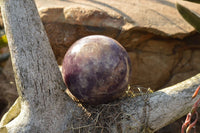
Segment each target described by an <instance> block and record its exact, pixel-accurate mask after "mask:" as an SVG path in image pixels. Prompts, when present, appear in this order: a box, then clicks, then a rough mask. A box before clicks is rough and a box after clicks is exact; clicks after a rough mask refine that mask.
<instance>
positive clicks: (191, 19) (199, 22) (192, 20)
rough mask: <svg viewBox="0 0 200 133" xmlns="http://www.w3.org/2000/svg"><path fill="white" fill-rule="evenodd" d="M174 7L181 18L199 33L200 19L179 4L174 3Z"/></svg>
mask: <svg viewBox="0 0 200 133" xmlns="http://www.w3.org/2000/svg"><path fill="white" fill-rule="evenodd" d="M176 7H177V9H178V11H179V13H180V14H181V15H182V17H183V18H184V19H185V20H186V21H187V22H188V23H189V24H191V25H192V26H193V27H194V28H195V29H196V30H197V31H198V32H200V17H199V16H197V15H196V14H195V13H193V12H192V11H190V10H189V9H187V8H186V7H184V6H182V5H180V4H179V3H176Z"/></svg>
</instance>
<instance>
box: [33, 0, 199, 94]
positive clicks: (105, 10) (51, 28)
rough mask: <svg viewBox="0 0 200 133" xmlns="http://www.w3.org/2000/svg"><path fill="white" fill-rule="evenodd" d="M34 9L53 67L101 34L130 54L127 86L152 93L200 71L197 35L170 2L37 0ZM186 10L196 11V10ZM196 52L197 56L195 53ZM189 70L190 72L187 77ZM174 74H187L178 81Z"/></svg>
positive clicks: (192, 6) (196, 8)
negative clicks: (84, 39)
mask: <svg viewBox="0 0 200 133" xmlns="http://www.w3.org/2000/svg"><path fill="white" fill-rule="evenodd" d="M36 4H37V6H38V9H39V13H40V16H41V19H42V21H43V23H44V26H45V29H46V31H47V34H48V37H49V40H50V43H51V45H52V48H53V51H54V53H55V56H56V59H57V61H58V64H62V60H63V57H64V54H65V52H66V51H67V49H68V48H69V47H70V46H71V44H72V43H74V42H75V41H76V40H78V39H80V38H82V37H84V36H87V35H94V34H100V35H106V36H109V37H112V38H114V39H116V40H118V41H119V42H120V43H121V44H122V45H123V46H124V47H125V48H126V50H127V51H128V52H129V55H130V58H132V70H133V71H132V78H131V80H130V84H137V85H140V86H144V87H150V88H152V89H153V90H157V89H159V88H161V87H163V86H167V85H172V84H173V83H174V84H175V83H177V82H180V81H182V80H184V79H185V77H187V78H188V77H191V76H193V75H194V74H196V73H198V72H199V71H200V70H199V68H198V65H195V62H198V58H195V57H194V56H193V50H192V49H194V48H195V49H196V46H195V44H194V42H199V41H200V36H199V35H198V34H196V33H195V32H193V31H194V29H193V28H192V27H191V26H190V25H189V24H188V23H187V22H185V21H184V20H183V18H182V17H181V16H180V15H179V13H178V12H177V10H176V8H175V4H174V1H173V0H166V1H159V0H154V1H148V0H140V1H126V2H124V1H123V0H119V1H114V0H109V1H103V0H96V1H86V0H84V1H78V0H74V1H73V2H71V1H67V0H64V1H58V0H55V1H53V0H48V1H44V0H36ZM187 6H189V7H190V8H191V9H194V10H195V11H197V12H198V11H200V9H199V8H198V6H196V5H193V4H190V3H187ZM121 7H124V8H121ZM196 51H197V52H195V55H197V56H196V57H198V54H199V53H200V50H199V49H198V48H197V49H196ZM192 68H194V70H193V71H194V72H192V73H188V71H191V69H192ZM179 73H187V74H188V75H187V76H186V75H185V74H184V75H182V76H185V77H179V79H177V78H176V76H177V74H179ZM174 79H176V81H175V80H174ZM172 81H173V83H172ZM169 83H170V84H169Z"/></svg>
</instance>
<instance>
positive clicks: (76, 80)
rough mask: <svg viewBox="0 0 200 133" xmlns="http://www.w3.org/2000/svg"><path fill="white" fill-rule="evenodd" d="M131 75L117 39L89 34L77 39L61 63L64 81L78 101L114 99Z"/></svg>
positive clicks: (92, 102)
mask: <svg viewBox="0 0 200 133" xmlns="http://www.w3.org/2000/svg"><path fill="white" fill-rule="evenodd" d="M130 74H131V63H130V59H129V57H128V53H127V52H126V50H125V49H124V48H123V47H122V45H121V44H119V43H118V42H117V41H116V40H114V39H112V38H110V37H106V36H102V35H91V36H87V37H84V38H81V39H80V40H78V41H76V42H75V43H74V44H73V45H72V46H71V47H70V48H69V50H68V51H67V52H66V54H65V57H64V60H63V64H62V76H63V80H64V82H65V84H66V86H67V88H68V89H69V91H70V92H71V94H72V95H73V96H74V97H76V99H78V100H79V102H82V103H87V104H91V105H97V104H102V103H108V102H110V101H113V100H115V99H117V98H119V97H120V96H122V94H123V93H124V92H125V91H126V90H127V86H128V81H129V77H130Z"/></svg>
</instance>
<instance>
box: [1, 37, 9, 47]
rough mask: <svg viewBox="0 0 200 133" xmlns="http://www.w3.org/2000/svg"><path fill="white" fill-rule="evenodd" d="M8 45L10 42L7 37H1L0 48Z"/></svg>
mask: <svg viewBox="0 0 200 133" xmlns="http://www.w3.org/2000/svg"><path fill="white" fill-rule="evenodd" d="M7 45H8V40H7V38H6V35H3V36H1V37H0V48H3V47H6V46H7Z"/></svg>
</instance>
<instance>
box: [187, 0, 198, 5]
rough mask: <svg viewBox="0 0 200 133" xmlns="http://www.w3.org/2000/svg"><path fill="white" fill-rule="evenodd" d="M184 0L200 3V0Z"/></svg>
mask: <svg viewBox="0 0 200 133" xmlns="http://www.w3.org/2000/svg"><path fill="white" fill-rule="evenodd" d="M184 1H189V2H193V3H198V4H200V0H184Z"/></svg>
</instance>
